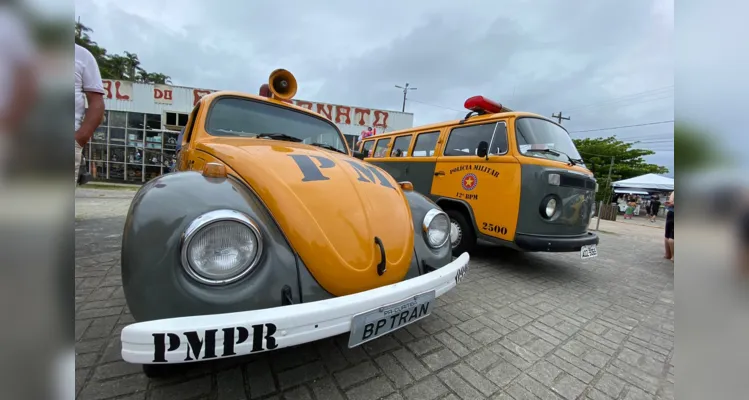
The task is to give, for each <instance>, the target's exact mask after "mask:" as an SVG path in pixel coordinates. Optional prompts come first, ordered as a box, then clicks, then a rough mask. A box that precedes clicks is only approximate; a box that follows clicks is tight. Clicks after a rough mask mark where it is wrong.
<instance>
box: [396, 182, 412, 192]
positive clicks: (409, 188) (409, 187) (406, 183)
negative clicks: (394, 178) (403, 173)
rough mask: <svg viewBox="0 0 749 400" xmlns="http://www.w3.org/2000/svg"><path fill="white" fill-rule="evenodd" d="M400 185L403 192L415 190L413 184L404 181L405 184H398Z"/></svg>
mask: <svg viewBox="0 0 749 400" xmlns="http://www.w3.org/2000/svg"><path fill="white" fill-rule="evenodd" d="M398 184H399V185H400V186H401V189H403V190H408V191H413V190H414V185H413V183H411V182H408V181H404V182H398Z"/></svg>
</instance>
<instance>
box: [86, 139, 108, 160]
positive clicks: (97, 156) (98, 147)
mask: <svg viewBox="0 0 749 400" xmlns="http://www.w3.org/2000/svg"><path fill="white" fill-rule="evenodd" d="M89 159H90V160H93V161H96V160H102V161H106V159H107V145H106V144H96V143H94V144H92V145H91V153H90V155H89Z"/></svg>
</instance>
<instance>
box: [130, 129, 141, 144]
mask: <svg viewBox="0 0 749 400" xmlns="http://www.w3.org/2000/svg"><path fill="white" fill-rule="evenodd" d="M127 145H128V146H135V147H140V148H143V131H139V130H133V129H128V130H127Z"/></svg>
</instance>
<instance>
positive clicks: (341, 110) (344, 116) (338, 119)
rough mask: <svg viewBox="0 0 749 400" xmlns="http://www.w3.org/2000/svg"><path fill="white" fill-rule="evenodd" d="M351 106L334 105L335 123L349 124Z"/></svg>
mask: <svg viewBox="0 0 749 400" xmlns="http://www.w3.org/2000/svg"><path fill="white" fill-rule="evenodd" d="M350 114H351V107H347V106H335V123H336V124H345V125H351V117H350Z"/></svg>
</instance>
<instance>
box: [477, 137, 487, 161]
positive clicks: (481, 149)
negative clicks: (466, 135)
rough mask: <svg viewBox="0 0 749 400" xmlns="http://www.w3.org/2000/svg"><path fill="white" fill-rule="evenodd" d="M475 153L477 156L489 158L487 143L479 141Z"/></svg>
mask: <svg viewBox="0 0 749 400" xmlns="http://www.w3.org/2000/svg"><path fill="white" fill-rule="evenodd" d="M476 155H477V156H479V157H484V158H489V157H488V155H489V143H487V142H485V141H483V140H482V141H480V142H479V146H478V147H477V148H476Z"/></svg>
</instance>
